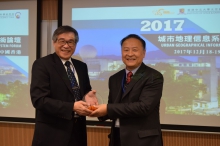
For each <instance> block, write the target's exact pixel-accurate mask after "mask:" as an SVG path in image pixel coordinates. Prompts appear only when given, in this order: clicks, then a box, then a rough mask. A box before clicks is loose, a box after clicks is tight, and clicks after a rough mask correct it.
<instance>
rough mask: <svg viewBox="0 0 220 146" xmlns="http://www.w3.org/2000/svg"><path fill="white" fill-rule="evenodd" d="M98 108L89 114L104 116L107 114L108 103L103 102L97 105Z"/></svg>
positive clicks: (91, 115)
mask: <svg viewBox="0 0 220 146" xmlns="http://www.w3.org/2000/svg"><path fill="white" fill-rule="evenodd" d="M95 107H96V108H97V109H96V110H94V111H93V112H92V113H91V114H90V115H89V116H90V117H102V116H105V115H107V104H101V105H96V106H95Z"/></svg>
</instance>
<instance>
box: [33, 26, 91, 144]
mask: <svg viewBox="0 0 220 146" xmlns="http://www.w3.org/2000/svg"><path fill="white" fill-rule="evenodd" d="M52 40H53V45H54V48H55V53H54V54H50V55H48V56H46V57H43V58H40V59H38V60H36V61H35V62H34V64H33V66H32V79H31V89H30V94H31V100H32V103H33V106H34V107H35V108H36V124H35V131H34V137H33V142H32V146H87V133H86V118H85V116H88V115H90V114H91V112H92V111H91V110H89V109H88V107H87V105H88V104H87V103H86V102H84V101H82V99H83V96H84V95H86V97H85V98H86V99H87V98H89V96H88V95H89V94H94V92H93V91H91V86H90V81H89V76H88V69H87V65H86V64H85V63H83V62H81V61H78V60H75V59H72V58H71V56H72V54H73V53H74V51H75V49H76V44H77V42H78V41H79V37H78V32H77V31H76V30H75V29H74V28H72V27H70V26H61V27H59V28H57V29H56V30H55V31H54V34H53V37H52ZM68 61H69V62H68ZM66 62H68V64H67V63H66ZM68 67H69V70H68ZM68 71H69V72H68ZM67 72H68V73H70V75H69V74H68V75H67ZM71 72H72V73H74V74H72V73H71ZM73 76H74V78H75V80H74V81H72V79H73ZM69 77H70V78H71V80H70V79H69ZM92 104H94V103H92Z"/></svg>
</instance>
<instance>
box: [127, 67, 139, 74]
mask: <svg viewBox="0 0 220 146" xmlns="http://www.w3.org/2000/svg"><path fill="white" fill-rule="evenodd" d="M139 67H140V66H138V67H137V68H135V69H133V70H132V71H131V72H132V74H133V75H134V74H135V73H136V71H137V70H138V68H139ZM125 72H126V74H128V72H130V71H129V70H127V69H125Z"/></svg>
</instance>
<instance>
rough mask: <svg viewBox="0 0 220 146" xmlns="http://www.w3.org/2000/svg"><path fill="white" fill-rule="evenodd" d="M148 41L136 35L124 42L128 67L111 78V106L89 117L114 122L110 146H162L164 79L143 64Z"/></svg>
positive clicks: (99, 109)
mask: <svg viewBox="0 0 220 146" xmlns="http://www.w3.org/2000/svg"><path fill="white" fill-rule="evenodd" d="M145 46H146V44H145V41H144V40H143V39H142V38H141V37H139V36H138V35H135V34H130V35H128V36H126V37H125V38H123V39H122V40H121V52H122V61H123V62H124V64H125V65H126V68H125V69H123V70H121V71H119V72H118V73H116V74H114V75H113V76H111V77H110V78H109V97H108V104H102V105H99V106H97V107H98V109H96V110H95V111H94V112H93V113H92V114H91V115H90V116H96V117H99V120H101V121H105V120H106V119H111V120H113V122H112V126H111V134H110V143H109V145H110V146H162V145H163V142H162V132H161V127H160V120H159V106H160V99H161V96H162V88H163V76H162V74H161V73H160V72H158V71H156V70H154V69H152V68H150V67H148V66H146V65H145V64H144V63H143V59H144V57H145V53H146V49H145Z"/></svg>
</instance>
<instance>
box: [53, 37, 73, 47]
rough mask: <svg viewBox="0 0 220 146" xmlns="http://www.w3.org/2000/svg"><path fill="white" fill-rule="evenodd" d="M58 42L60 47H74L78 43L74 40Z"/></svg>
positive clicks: (60, 40)
mask: <svg viewBox="0 0 220 146" xmlns="http://www.w3.org/2000/svg"><path fill="white" fill-rule="evenodd" d="M57 42H58V44H59V45H62V46H64V45H66V44H67V45H68V46H70V47H74V46H75V45H76V42H75V41H73V40H70V41H65V40H64V39H59V40H57Z"/></svg>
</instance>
